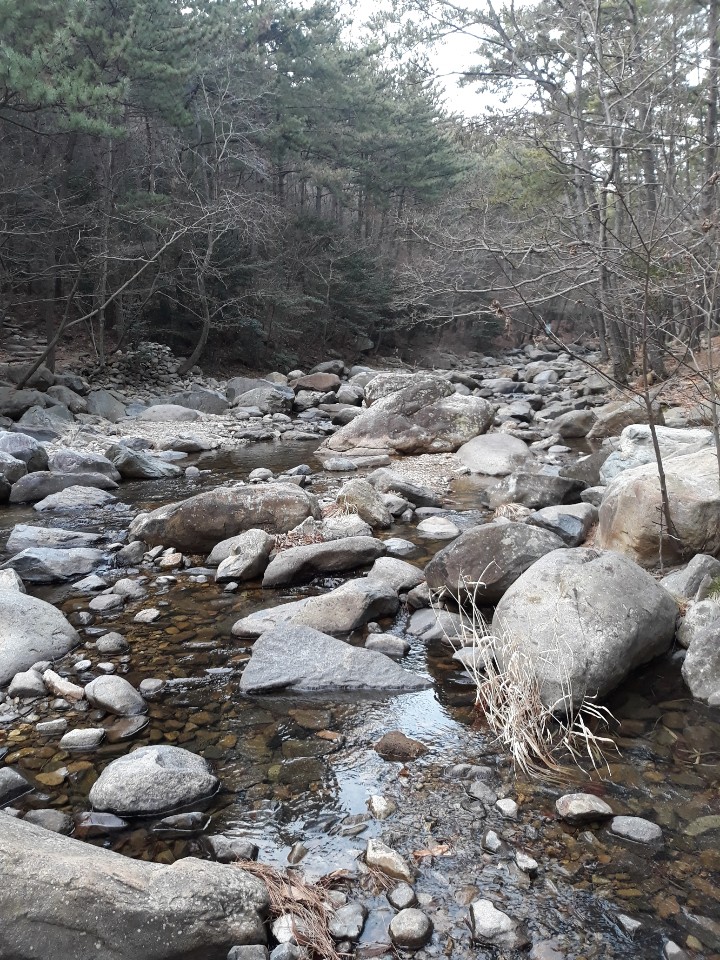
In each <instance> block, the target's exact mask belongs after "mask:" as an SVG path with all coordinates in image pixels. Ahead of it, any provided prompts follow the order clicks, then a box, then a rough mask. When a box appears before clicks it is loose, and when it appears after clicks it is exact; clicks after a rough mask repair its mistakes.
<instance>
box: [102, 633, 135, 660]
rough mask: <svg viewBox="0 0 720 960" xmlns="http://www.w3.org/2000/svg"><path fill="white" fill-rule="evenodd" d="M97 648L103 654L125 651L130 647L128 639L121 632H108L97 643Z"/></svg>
mask: <svg viewBox="0 0 720 960" xmlns="http://www.w3.org/2000/svg"><path fill="white" fill-rule="evenodd" d="M95 649H96V650H97V652H98V653H100V654H102V655H103V656H108V655H109V654H113V653H125V652H126V651H127V650H129V649H130V645H129V644H128V642H127V640H126V639H125V638H124V637H123V636H122V634H120V633H106V634H105V636H103V637H100V638H99V639H98V641H97V643H96V644H95Z"/></svg>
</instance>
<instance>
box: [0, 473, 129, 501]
mask: <svg viewBox="0 0 720 960" xmlns="http://www.w3.org/2000/svg"><path fill="white" fill-rule="evenodd" d="M69 487H97V489H99V490H106V491H107V490H116V489H117V483H115V481H114V480H111V479H110V477H106V476H105V474H102V473H46V472H45V471H42V470H39V471H37V472H36V473H28V474H27V475H26V476H24V477H21V478H20V479H19V480H18V481H17V483H14V484H13V487H12V491H11V493H10V502H11V503H35V502H37V501H39V500H46V499H47V498H48V497H50V496H52V495H53V494H57V493H60V492H61V491H63V490H67V489H68V488H69Z"/></svg>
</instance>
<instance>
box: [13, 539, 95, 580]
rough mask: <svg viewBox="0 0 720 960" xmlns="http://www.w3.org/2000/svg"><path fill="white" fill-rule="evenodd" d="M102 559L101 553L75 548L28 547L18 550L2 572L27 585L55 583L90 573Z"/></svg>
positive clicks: (84, 548)
mask: <svg viewBox="0 0 720 960" xmlns="http://www.w3.org/2000/svg"><path fill="white" fill-rule="evenodd" d="M104 559H105V555H104V554H103V552H102V550H95V549H93V548H91V547H75V548H71V549H67V550H56V549H53V548H51V547H28V548H27V549H25V550H21V551H20V553H18V554H16V555H15V556H14V557H13V558H12V559H11V560H8V561H7V562H6V563H4V564H3V567H2V569H9V568H10V567H12V569H13V570H15V571H16V573H17V574H18V576H20V577H22V579H23V580H24V581H25V582H26V583H55V582H57V581H59V580H71V579H72V578H73V577H79V576H82V574H85V573H90V571H91V570H93V569H95V568H96V567H98V566H100V565H101V564H102V563H103V561H104Z"/></svg>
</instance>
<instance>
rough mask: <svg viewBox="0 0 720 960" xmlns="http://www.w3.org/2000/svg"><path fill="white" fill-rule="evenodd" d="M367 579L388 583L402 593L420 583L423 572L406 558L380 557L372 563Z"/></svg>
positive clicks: (422, 578)
mask: <svg viewBox="0 0 720 960" xmlns="http://www.w3.org/2000/svg"><path fill="white" fill-rule="evenodd" d="M367 579H368V580H370V581H375V582H378V583H384V584H388V585H389V586H391V587H392V589H393V590H396V591H398V592H400V593H404V592H405V591H407V590H411V589H412V588H413V587H416V586H417V585H418V584H420V583H422V581H423V580H424V579H425V574H424V573H423V571H422V570H420V569H419V567H416V566H414V565H413V564H412V563H408V562H407V560H398V559H396V558H395V557H381V558H380V559H379V560H376V561H375V563H374V564H373V565H372V568H371V570H370V572H369V573H368V575H367Z"/></svg>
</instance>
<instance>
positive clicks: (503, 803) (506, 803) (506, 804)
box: [495, 797, 519, 820]
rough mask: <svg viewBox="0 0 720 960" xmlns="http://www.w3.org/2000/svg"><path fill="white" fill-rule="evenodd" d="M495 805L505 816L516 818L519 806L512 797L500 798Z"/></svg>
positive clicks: (510, 818)
mask: <svg viewBox="0 0 720 960" xmlns="http://www.w3.org/2000/svg"><path fill="white" fill-rule="evenodd" d="M495 806H496V807H497V808H498V810H499V811H500V813H501V814H502V815H503V816H504V817H507V819H508V820H515V818H516V817H517V815H518V809H519V807H518V805H517V803H515V801H514V800H511V799H510V797H505V798H504V799H502V800H498V801H497V803H496V804H495Z"/></svg>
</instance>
